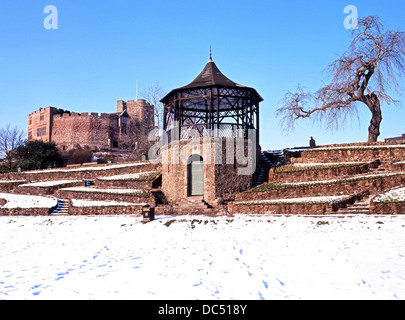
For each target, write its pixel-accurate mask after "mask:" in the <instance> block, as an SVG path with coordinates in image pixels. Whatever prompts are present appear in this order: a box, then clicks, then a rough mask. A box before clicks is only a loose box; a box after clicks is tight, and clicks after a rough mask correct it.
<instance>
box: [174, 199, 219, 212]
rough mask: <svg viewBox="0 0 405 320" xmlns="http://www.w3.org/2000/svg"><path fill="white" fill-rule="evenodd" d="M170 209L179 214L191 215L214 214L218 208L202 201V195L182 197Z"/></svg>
mask: <svg viewBox="0 0 405 320" xmlns="http://www.w3.org/2000/svg"><path fill="white" fill-rule="evenodd" d="M172 210H173V213H175V214H179V215H185V214H190V215H193V214H195V215H198V214H204V215H210V214H212V215H215V214H217V213H218V210H216V209H214V208H212V207H211V206H209V205H208V204H207V203H206V202H205V201H204V198H203V197H202V196H200V197H188V198H186V199H183V200H182V201H180V202H179V203H178V204H177V205H175V206H173V208H172Z"/></svg>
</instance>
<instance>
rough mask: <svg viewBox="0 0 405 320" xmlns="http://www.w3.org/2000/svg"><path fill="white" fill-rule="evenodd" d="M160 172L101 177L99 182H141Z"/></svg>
mask: <svg viewBox="0 0 405 320" xmlns="http://www.w3.org/2000/svg"><path fill="white" fill-rule="evenodd" d="M157 173H158V171H148V172H139V173H130V174H120V175H116V176H109V177H100V178H98V179H99V180H107V181H111V180H139V179H142V178H144V177H148V176H150V175H152V174H157Z"/></svg>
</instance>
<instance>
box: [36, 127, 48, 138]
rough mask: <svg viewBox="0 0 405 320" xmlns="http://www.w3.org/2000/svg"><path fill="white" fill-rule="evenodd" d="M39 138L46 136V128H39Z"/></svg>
mask: <svg viewBox="0 0 405 320" xmlns="http://www.w3.org/2000/svg"><path fill="white" fill-rule="evenodd" d="M37 136H38V137H43V136H46V127H43V128H38V129H37Z"/></svg>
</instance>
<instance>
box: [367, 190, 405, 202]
mask: <svg viewBox="0 0 405 320" xmlns="http://www.w3.org/2000/svg"><path fill="white" fill-rule="evenodd" d="M374 202H405V188H395V189H392V190H391V191H388V192H386V193H383V194H380V195H379V196H378V197H377V198H375V199H374Z"/></svg>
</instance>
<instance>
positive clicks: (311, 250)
mask: <svg viewBox="0 0 405 320" xmlns="http://www.w3.org/2000/svg"><path fill="white" fill-rule="evenodd" d="M0 299H254V300H256V299H405V217H404V216H392V217H382V216H381V217H376V216H355V217H340V218H339V217H330V216H323V217H300V216H296V217H284V216H280V217H273V216H243V215H238V216H235V217H216V218H208V217H204V216H183V217H175V218H173V217H163V218H161V217H160V218H159V219H158V220H156V221H153V222H151V223H147V224H143V223H142V222H141V218H140V217H138V216H108V217H106V216H90V217H89V216H86V217H83V216H58V217H0Z"/></svg>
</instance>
